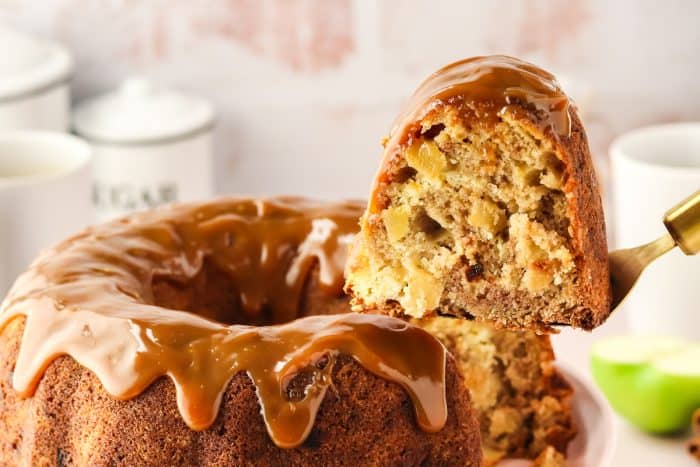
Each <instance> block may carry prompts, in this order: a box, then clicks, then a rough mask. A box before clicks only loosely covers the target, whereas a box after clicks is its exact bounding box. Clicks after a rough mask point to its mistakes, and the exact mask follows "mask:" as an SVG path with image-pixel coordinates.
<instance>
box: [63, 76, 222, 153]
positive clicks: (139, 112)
mask: <svg viewBox="0 0 700 467" xmlns="http://www.w3.org/2000/svg"><path fill="white" fill-rule="evenodd" d="M213 123H214V108H213V107H212V105H211V104H210V103H209V102H208V101H206V100H205V99H202V98H199V97H195V96H190V95H185V94H182V93H180V92H178V91H175V90H171V89H168V88H165V87H162V86H159V85H158V84H156V83H154V82H153V81H150V80H148V79H147V78H142V77H132V78H129V79H127V80H125V81H124V82H123V83H122V84H121V86H119V88H117V89H116V90H115V91H112V92H110V93H107V94H104V95H101V96H98V97H95V98H92V99H88V100H86V101H84V102H82V103H81V104H80V105H78V107H77V108H76V109H75V112H74V115H73V127H74V129H75V131H76V132H77V133H78V134H80V135H82V136H84V137H86V138H87V139H89V140H93V141H97V142H104V143H114V144H149V143H158V142H167V141H169V140H176V139H182V138H186V137H188V136H190V135H193V134H197V133H199V132H201V131H205V130H207V129H209V128H211V126H212V125H213Z"/></svg>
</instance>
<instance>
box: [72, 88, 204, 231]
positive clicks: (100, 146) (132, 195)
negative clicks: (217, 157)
mask: <svg viewBox="0 0 700 467" xmlns="http://www.w3.org/2000/svg"><path fill="white" fill-rule="evenodd" d="M213 127H214V109H213V107H212V105H211V104H210V103H209V102H207V101H205V100H203V99H200V98H196V97H192V96H186V95H183V94H180V93H177V92H175V91H172V90H168V89H163V88H160V87H158V86H156V85H154V84H153V83H151V82H150V81H148V80H146V79H143V78H130V79H128V80H126V81H125V82H124V83H123V84H122V85H121V87H119V88H118V89H117V90H116V91H114V92H111V93H108V94H105V95H102V96H99V97H96V98H94V99H90V100H87V101H85V102H83V103H81V104H80V105H79V106H78V107H77V108H76V109H75V112H74V114H73V129H74V131H75V132H76V133H77V134H78V135H80V136H82V137H83V138H84V139H86V140H88V141H89V142H90V143H91V144H92V146H93V151H94V164H93V167H94V186H93V202H94V205H95V209H96V212H97V218H98V220H99V221H106V220H109V219H113V218H115V217H119V216H122V215H124V214H127V213H130V212H133V211H139V210H143V209H149V208H152V207H155V206H158V205H161V204H166V203H170V202H175V201H196V200H203V199H206V198H209V197H211V196H212V195H213V194H214V186H213V167H212V166H213V149H212V133H213Z"/></svg>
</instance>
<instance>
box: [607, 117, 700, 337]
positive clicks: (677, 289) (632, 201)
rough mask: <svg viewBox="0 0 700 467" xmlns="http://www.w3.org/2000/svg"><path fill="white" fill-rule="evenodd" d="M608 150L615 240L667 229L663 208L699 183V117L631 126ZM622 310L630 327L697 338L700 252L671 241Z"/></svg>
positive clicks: (646, 237) (648, 237) (633, 240)
mask: <svg viewBox="0 0 700 467" xmlns="http://www.w3.org/2000/svg"><path fill="white" fill-rule="evenodd" d="M610 156H611V160H612V169H613V208H614V229H615V247H616V248H628V247H633V246H638V245H641V244H643V243H647V242H650V241H652V240H655V239H656V238H658V237H660V236H661V235H663V234H664V233H665V232H666V229H665V227H664V225H663V222H662V220H663V217H664V213H665V212H666V211H667V210H668V209H670V208H671V207H673V206H674V205H675V204H676V203H678V202H680V201H682V200H683V199H685V198H686V197H687V196H689V195H691V194H692V193H694V192H695V191H697V190H698V189H700V122H696V123H678V124H669V125H659V126H652V127H648V128H641V129H638V130H634V131H631V132H629V133H627V134H624V135H622V136H620V137H619V138H618V139H616V140H615V141H614V142H613V144H612V146H611V147H610ZM621 311H622V313H624V314H625V315H626V318H627V322H628V323H629V328H630V330H631V331H632V332H633V333H635V334H647V335H651V334H654V335H670V336H679V337H685V338H689V339H695V340H700V256H686V255H684V254H683V253H682V252H681V251H680V250H679V249H678V248H676V249H674V250H673V251H671V252H669V253H667V254H666V255H664V256H662V257H660V258H658V259H657V260H656V261H655V262H653V263H652V264H651V265H650V266H649V267H648V268H647V269H646V271H645V272H644V273H643V274H642V277H641V278H640V279H639V282H638V283H637V286H636V287H635V288H634V290H633V291H632V293H631V295H630V296H629V298H628V299H627V301H626V302H625V303H624V304H623V308H622V309H621Z"/></svg>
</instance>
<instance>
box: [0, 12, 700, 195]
mask: <svg viewBox="0 0 700 467" xmlns="http://www.w3.org/2000/svg"><path fill="white" fill-rule="evenodd" d="M698 17H700V2H697V1H694V0H666V1H664V2H658V1H655V0H639V1H634V0H629V1H625V0H617V1H605V0H571V1H565V0H539V1H538V0H526V1H518V0H494V1H476V0H462V1H454V2H450V1H440V2H435V1H427V0H425V1H422V0H377V1H372V0H268V1H264V0H263V1H256V0H206V1H196V2H195V1H192V0H169V1H159V0H114V1H97V0H0V20H3V19H4V20H7V21H8V22H9V23H11V24H13V25H15V26H17V27H19V28H21V29H25V30H29V31H33V32H36V33H39V34H42V35H46V36H51V37H54V38H57V39H59V40H61V41H63V42H64V43H66V44H67V45H68V46H69V47H70V48H71V49H72V50H73V51H74V53H75V55H76V58H77V71H76V74H75V78H74V82H73V84H74V96H75V97H76V99H77V100H79V99H82V98H85V97H86V96H89V95H92V94H94V93H97V92H101V91H104V90H106V89H109V88H111V87H113V86H115V85H116V84H117V83H118V82H119V81H120V80H121V79H123V78H124V77H125V76H127V75H130V74H143V75H146V76H150V77H152V78H154V79H156V80H158V81H161V82H163V83H167V84H170V85H173V86H177V87H180V88H182V89H184V90H187V91H189V92H193V93H197V94H200V95H203V96H206V97H208V98H209V99H211V100H212V101H213V102H214V103H215V104H216V106H217V108H218V111H219V113H220V123H219V127H218V130H217V156H218V157H217V160H218V169H219V170H218V171H217V182H218V185H219V188H220V190H221V191H222V192H238V193H256V194H257V193H300V194H307V195H315V196H327V197H334V198H339V197H348V196H352V197H360V196H364V194H365V191H366V189H367V186H368V180H369V178H370V177H371V175H372V173H373V171H374V169H375V166H376V163H377V158H378V155H379V153H380V147H379V141H380V138H381V137H382V136H383V135H384V134H385V133H386V132H387V131H388V130H389V127H390V125H391V122H392V119H393V116H394V115H395V114H396V112H397V111H398V108H399V107H400V105H401V103H402V101H403V100H404V99H405V98H406V97H407V96H408V94H409V93H410V92H411V91H412V90H413V88H414V87H415V86H416V85H417V84H418V82H419V81H420V80H421V79H422V78H423V77H424V76H425V75H427V74H428V73H430V72H431V71H432V70H434V69H435V68H437V67H439V66H441V65H444V64H446V63H448V62H450V61H453V60H456V59H459V58H463V57H466V56H470V55H477V54H488V53H508V54H512V55H517V56H520V57H523V58H525V59H528V60H530V61H533V62H535V63H537V64H540V65H541V66H543V67H545V68H549V69H550V70H552V71H553V72H555V73H556V74H558V75H559V76H560V79H561V81H562V82H563V84H564V87H565V88H566V89H567V90H568V92H569V94H571V95H572V96H573V97H574V98H575V99H576V100H577V101H578V103H579V105H580V107H581V108H582V111H583V116H584V121H585V123H586V126H587V129H588V133H589V138H590V140H591V143H592V148H593V151H594V156H595V158H596V161H597V163H598V166H599V169H600V172H601V175H602V176H603V178H605V179H607V177H606V174H607V169H606V150H607V145H608V143H609V142H610V140H611V139H612V138H613V137H614V136H615V135H616V134H618V133H619V132H621V131H624V130H626V129H629V128H633V127H636V126H641V125H645V124H650V123H655V122H667V121H676V120H699V119H700V84H698V83H699V82H698V79H697V76H698V75H699V74H700V38H699V35H698V27H697V18H698Z"/></svg>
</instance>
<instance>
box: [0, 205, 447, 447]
mask: <svg viewBox="0 0 700 467" xmlns="http://www.w3.org/2000/svg"><path fill="white" fill-rule="evenodd" d="M361 211H362V205H360V204H353V203H346V204H335V205H328V204H326V205H323V204H316V203H312V202H309V201H305V200H300V199H280V200H271V201H251V200H232V199H225V200H219V201H215V202H212V203H208V204H200V205H177V206H172V207H169V208H165V209H159V210H156V211H152V212H148V213H143V214H139V215H136V216H133V217H131V218H128V219H125V220H122V221H117V222H113V223H110V224H106V225H102V226H98V227H94V228H91V229H89V230H87V231H85V232H83V233H81V234H79V235H77V236H75V237H73V238H71V239H69V240H67V241H65V242H63V243H61V244H59V245H57V246H56V247H54V248H51V249H49V250H47V251H45V252H43V253H42V254H41V255H40V257H39V258H38V259H37V260H36V261H35V262H34V263H33V265H32V266H31V267H30V269H29V270H28V271H27V272H26V273H24V274H23V275H22V276H20V278H19V279H18V280H17V282H16V283H15V285H14V287H13V288H12V290H11V292H10V294H9V295H8V297H7V298H6V299H5V301H4V302H3V304H2V306H1V307H0V328H2V327H4V326H5V325H6V324H7V323H8V322H9V321H10V320H11V319H13V318H15V317H19V316H25V317H26V321H25V331H24V336H23V339H22V344H21V346H20V351H19V354H18V357H17V362H16V368H15V371H14V375H13V385H14V387H15V389H16V390H17V391H18V392H19V393H20V394H21V395H22V396H25V397H28V396H31V395H32V394H33V392H34V391H35V389H36V386H37V385H38V383H39V381H40V379H41V377H42V375H43V372H44V370H45V369H46V367H47V366H48V365H49V364H50V363H51V362H52V361H53V360H54V359H55V358H57V357H58V356H60V355H64V354H67V355H70V356H72V357H73V358H74V359H75V360H76V361H77V362H79V363H80V364H82V365H83V366H85V367H86V368H88V369H90V370H91V371H92V372H93V373H95V374H96V375H97V377H98V378H99V379H100V381H101V382H102V384H103V386H104V388H105V390H106V391H107V392H108V393H109V394H111V395H112V396H113V397H115V398H118V399H129V398H133V397H135V396H137V395H138V394H140V393H141V392H142V391H143V390H144V389H145V388H147V387H148V386H149V385H150V384H151V383H152V382H153V381H155V380H156V379H158V378H160V377H162V376H168V377H170V378H171V379H172V381H173V382H174V383H175V388H176V393H177V404H178V408H179V411H180V413H181V414H182V417H183V419H184V421H185V422H186V423H187V424H188V425H189V426H190V427H191V428H193V429H195V430H202V429H206V428H207V427H209V426H210V425H211V424H212V423H213V422H214V420H215V419H216V416H217V413H218V409H219V405H220V403H221V398H222V395H223V392H224V391H225V389H226V387H227V384H228V382H229V381H230V379H231V378H232V377H233V376H234V375H235V374H237V373H239V372H241V371H245V372H247V374H248V375H249V376H250V378H251V380H252V381H253V383H254V384H255V386H256V388H257V393H258V397H259V401H260V404H261V407H262V414H263V417H264V420H265V423H266V425H267V429H268V432H269V434H270V437H271V438H272V440H273V441H274V442H275V443H276V444H277V445H278V446H280V447H293V446H297V445H299V444H300V443H302V442H303V441H304V439H305V437H306V436H307V435H308V433H309V431H310V430H311V428H312V426H313V423H314V418H315V415H316V412H317V410H318V408H319V406H320V404H321V402H322V400H323V397H324V394H325V392H326V388H327V386H328V384H329V372H330V371H332V365H333V363H332V361H333V358H334V356H335V355H337V354H349V355H351V356H353V357H354V358H355V359H356V360H357V361H358V362H359V363H360V364H361V365H363V366H364V367H365V368H366V369H367V370H368V371H370V372H372V373H374V374H376V375H378V376H380V377H383V378H386V379H388V380H390V381H393V382H395V383H398V384H399V385H401V386H402V387H404V388H405V390H406V391H407V393H408V394H409V396H410V398H411V399H412V400H413V402H414V407H415V412H416V418H417V421H418V424H419V425H420V426H421V427H422V428H423V429H425V430H427V431H436V430H439V429H440V428H441V427H442V426H443V425H444V423H445V421H446V402H445V385H444V376H445V375H444V371H445V351H444V348H443V347H442V345H441V344H440V343H439V342H438V341H437V340H436V339H434V338H433V337H432V336H431V335H430V334H428V333H426V332H425V331H422V330H420V329H418V328H415V327H412V326H410V325H407V324H405V323H404V322H402V321H400V320H397V319H394V318H389V317H384V316H375V315H356V314H342V315H329V316H311V317H306V318H301V319H297V320H295V321H292V320H294V319H295V318H297V317H298V316H299V315H300V310H299V308H300V301H301V294H302V293H303V289H304V287H305V284H306V282H307V279H308V276H309V274H310V271H311V269H312V268H313V267H314V265H315V264H318V267H319V278H320V286H319V287H320V289H321V291H322V292H323V293H325V294H327V295H329V296H340V295H341V293H342V292H341V288H342V282H343V272H342V271H343V266H344V263H345V256H346V250H347V244H348V243H349V242H350V240H351V238H352V236H353V235H354V233H355V232H356V231H357V229H358V227H357V219H358V217H359V215H360V213H361ZM207 261H208V262H211V263H213V264H214V265H215V266H216V267H217V268H218V269H220V270H221V271H224V272H225V273H226V274H227V275H228V276H230V278H231V280H232V284H233V287H235V289H236V290H235V292H236V297H237V301H238V307H239V308H240V309H241V311H242V312H243V313H244V315H245V316H247V317H249V318H251V319H252V318H254V317H255V315H256V314H258V313H261V312H263V311H264V312H266V313H270V314H271V316H272V321H273V322H274V323H286V324H276V325H271V326H260V327H255V326H249V325H229V324H226V323H221V322H216V321H212V320H209V319H206V318H204V317H202V316H199V315H197V314H194V313H189V312H186V311H181V310H172V309H165V308H162V307H159V306H158V305H157V303H156V302H155V299H154V293H153V289H152V284H153V281H154V279H156V278H158V277H165V278H167V279H169V280H172V281H183V282H184V281H187V280H188V279H190V278H192V277H194V276H196V275H197V274H198V273H199V272H200V271H201V270H202V267H203V265H204V264H205V262H207ZM326 357H327V358H330V360H331V363H329V364H328V365H327V366H326V367H325V368H324V369H323V370H318V375H317V376H318V377H316V378H314V381H313V383H312V384H311V385H310V386H309V387H308V388H306V390H305V394H304V396H303V398H302V399H301V400H292V399H290V398H288V397H287V395H286V394H287V392H286V390H287V387H288V385H289V384H290V382H291V381H292V380H293V379H294V377H295V375H297V374H299V373H300V371H303V370H304V369H305V368H309V367H313V366H314V365H315V364H317V363H318V362H319V360H320V359H322V358H326Z"/></svg>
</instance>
